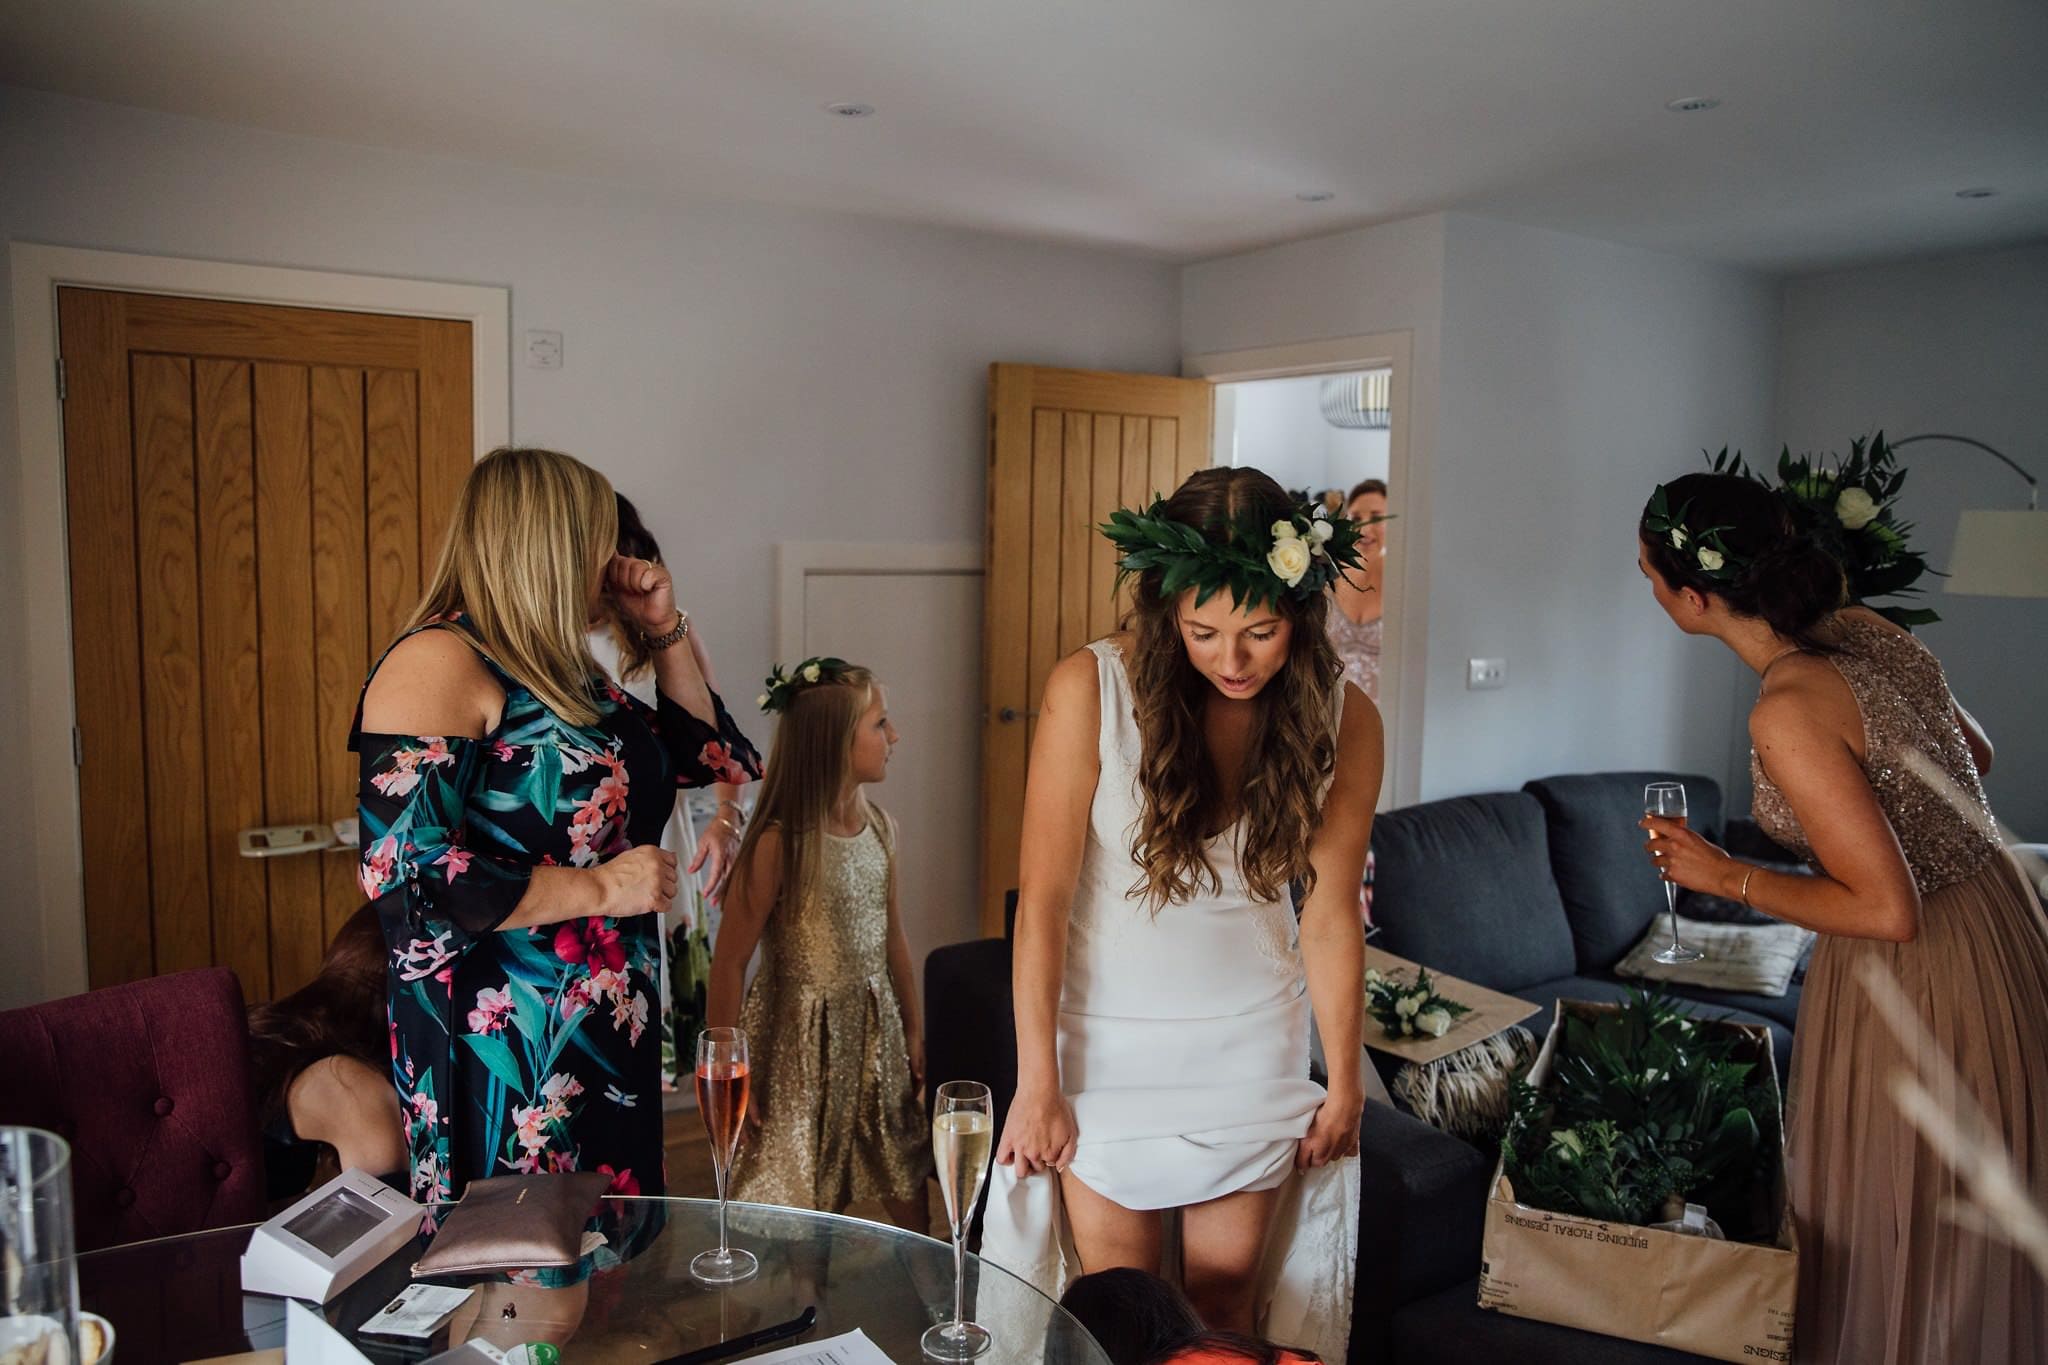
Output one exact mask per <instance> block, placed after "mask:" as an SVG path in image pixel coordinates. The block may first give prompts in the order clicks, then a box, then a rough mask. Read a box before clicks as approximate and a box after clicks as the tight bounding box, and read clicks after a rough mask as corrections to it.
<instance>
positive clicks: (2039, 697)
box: [1763, 243, 2048, 840]
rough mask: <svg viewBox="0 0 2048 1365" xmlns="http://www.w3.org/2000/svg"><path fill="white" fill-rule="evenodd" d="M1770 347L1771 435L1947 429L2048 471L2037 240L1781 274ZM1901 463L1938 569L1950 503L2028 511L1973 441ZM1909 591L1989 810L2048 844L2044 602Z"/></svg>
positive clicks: (2042, 252) (1807, 439)
mask: <svg viewBox="0 0 2048 1365" xmlns="http://www.w3.org/2000/svg"><path fill="white" fill-rule="evenodd" d="M1779 353H1780V368H1779V381H1778V401H1777V412H1778V422H1777V432H1776V434H1777V435H1778V436H1779V437H1780V438H1781V439H1782V440H1783V441H1785V442H1787V443H1789V444H1790V445H1791V447H1792V449H1793V450H1794V451H1803V450H1817V451H1823V450H1833V451H1841V452H1844V453H1846V451H1847V450H1848V445H1849V441H1850V439H1851V438H1852V437H1855V436H1860V435H1864V434H1866V433H1868V432H1870V431H1872V430H1874V429H1877V428H1883V430H1884V431H1885V433H1886V434H1887V435H1889V436H1892V437H1900V436H1908V435H1912V434H1913V433H1915V432H1923V431H1942V432H1953V433H1956V434H1959V435H1963V436H1970V437H1974V438H1976V439H1977V440H1980V441H1983V442H1985V443H1986V444H1988V445H1991V446H1994V447H1996V448H1997V449H1999V450H2002V451H2004V452H2005V453H2006V454H2007V455H2009V456H2011V457H2012V458H2013V459H2015V460H2017V461H2018V462H2019V463H2020V464H2021V465H2023V466H2025V467H2026V468H2028V469H2029V470H2031V471H2032V472H2033V474H2034V475H2035V476H2036V477H2037V478H2048V403H2044V401H2043V398H2042V393H2043V385H2044V377H2048V243H2044V244H2040V245H2036V246H2032V247H2027V248H2024V249H2020V250H2014V251H2000V252H1990V253H1984V254H1978V255H1969V256H1959V257H1954V258H1950V259H1946V260H1935V261H1923V262H1917V263H1913V264H1908V265H1896V266H1884V267H1878V268H1873V269H1867V270H1855V271H1848V272H1843V273H1838V274H1830V275H1819V276H1814V277H1811V278H1807V279H1799V280H1793V281H1790V282H1788V283H1787V285H1786V286H1785V297H1784V316H1783V322H1782V331H1781V333H1780V341H1779ZM1763 453H1765V454H1769V455H1773V456H1774V455H1775V453H1776V447H1775V446H1773V447H1771V448H1770V450H1769V451H1766V452H1763ZM1900 458H1901V459H1902V460H1903V461H1905V463H1906V467H1907V469H1908V470H1909V471H1911V472H1910V477H1909V478H1908V479H1907V481H1906V487H1905V492H1904V495H1903V498H1902V500H1901V506H1902V508H1903V510H1904V512H1905V515H1906V517H1907V519H1908V520H1910V521H1912V522H1914V523H1916V524H1917V526H1918V530H1917V532H1916V534H1915V541H1916V543H1917V544H1918V545H1919V546H1920V547H1921V548H1922V549H1924V550H1926V551H1927V553H1928V554H1929V556H1930V558H1931V560H1932V562H1933V564H1934V565H1935V567H1937V568H1942V567H1946V565H1947V563H1948V560H1949V555H1950V553H1951V552H1952V550H1953V548H1954V536H1955V525H1956V514H1957V512H1959V511H1961V510H1962V509H1963V508H1965V507H2024V506H2025V505H2026V502H2025V495H2026V485H2025V484H2024V483H2023V482H2022V481H2021V480H2020V478H2019V476H2017V475H2016V474H2014V473H2013V472H2012V471H2011V470H2009V469H2007V468H2005V467H2004V466H2003V465H2001V464H1999V463H1998V462H1997V461H1995V460H1993V459H1992V458H1991V457H1990V456H1988V455H1985V454H1983V453H1981V452H1979V451H1975V450H1972V449H1970V448H1968V447H1965V446H1959V445H1955V444H1952V443H1947V442H1944V443H1939V444H1937V443H1935V442H1931V441H1930V442H1923V443H1919V444H1915V445H1912V446H1908V447H1907V448H1906V449H1905V450H1903V451H1901V452H1900ZM1915 601H1916V605H1924V606H1930V607H1932V608H1934V609H1935V610H1936V611H1938V612H1940V613H1941V615H1942V619H1941V620H1940V621H1938V622H1936V623H1935V624H1934V625H1931V626H1923V627H1921V628H1920V630H1919V631H1918V632H1917V633H1918V634H1919V636H1920V638H1921V639H1922V640H1924V641H1926V643H1927V645H1928V647H1929V648H1931V649H1932V650H1934V652H1935V653H1936V654H1938V655H1939V656H1940V657H1941V661H1942V664H1943V666H1944V667H1945V668H1946V669H1947V671H1948V677H1949V685H1950V687H1951V688H1952V689H1953V690H1954V691H1955V693H1956V695H1957V697H1959V698H1960V699H1961V700H1962V702H1963V704H1964V705H1965V706H1967V707H1969V708H1970V709H1971V711H1972V713H1973V714H1975V715H1976V716H1977V718H1978V719H1979V720H1980V721H1982V722H1983V723H1984V726H1985V728H1986V729H1987V730H1988V731H1989V732H1990V734H1991V737H1992V741H1993V743H1994V744H1995V745H1996V746H1997V750H1998V752H1997V761H1996V762H1995V763H1994V764H1993V767H1992V772H1991V774H1990V777H1989V780H1988V782H1987V786H1988V788H1989V790H1990V793H1991V804H1992V809H1993V810H1994V811H1995V812H1996V813H1997V814H1998V816H1999V818H2000V819H2002V820H2004V821H2005V822H2006V823H2007V824H2009V825H2011V826H2012V827H2013V828H2014V829H2016V830H2018V831H2019V832H2020V833H2021V834H2023V835H2025V836H2026V837H2027V838H2029V839H2034V840H2040V839H2048V723H2044V720H2043V715H2042V711H2043V706H2042V703H2043V699H2044V697H2048V683H2044V681H2043V680H2044V678H2048V601H2044V600H2042V599H2039V598H2011V597H1962V596H1956V595H1951V594H1947V593H1944V592H1942V591H1941V589H1940V587H1939V580H1935V581H1934V582H1933V583H1931V584H1930V585H1929V591H1928V592H1927V593H1926V594H1925V595H1924V596H1923V597H1921V598H1919V599H1916V600H1915Z"/></svg>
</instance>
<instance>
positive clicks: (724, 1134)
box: [690, 1028, 760, 1284]
mask: <svg viewBox="0 0 2048 1365" xmlns="http://www.w3.org/2000/svg"><path fill="white" fill-rule="evenodd" d="M750 1079H751V1076H750V1069H749V1067H748V1065H747V1035H746V1034H744V1033H742V1032H741V1031H740V1030H738V1029H736V1028H713V1029H706V1030H704V1031H703V1032H702V1033H700V1034H698V1035H697V1112H698V1113H700V1114H702V1115H703V1116H704V1128H705V1131H706V1132H708V1133H709V1134H710V1135H711V1170H712V1173H713V1174H714V1175H716V1176H717V1178H718V1249H717V1250H716V1251H703V1252H699V1253H698V1254H697V1258H696V1259H695V1260H693V1261H691V1262H690V1273H691V1274H692V1275H694V1276H696V1277H697V1278H698V1279H699V1280H702V1281H703V1282H704V1283H705V1284H733V1283H735V1282H737V1281H740V1280H744V1279H746V1278H747V1277H749V1276H750V1275H752V1274H753V1273H754V1272H755V1271H756V1270H758V1269H760V1262H758V1261H756V1260H755V1259H754V1253H752V1252H751V1251H743V1250H741V1249H740V1248H738V1247H734V1246H730V1245H728V1244H727V1242H726V1238H725V1196H726V1191H727V1189H728V1187H729V1186H730V1185H731V1183H732V1158H733V1153H734V1152H736V1151H737V1150H738V1149H739V1144H740V1129H741V1127H742V1126H743V1125H744V1124H745V1123H746V1120H747V1086H748V1084H749V1082H750Z"/></svg>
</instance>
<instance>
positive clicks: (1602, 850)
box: [1522, 772, 1721, 972]
mask: <svg viewBox="0 0 2048 1365" xmlns="http://www.w3.org/2000/svg"><path fill="white" fill-rule="evenodd" d="M1666 781H1679V782H1683V783H1685V796H1686V806H1687V814H1688V819H1687V823H1688V824H1689V825H1690V826H1691V827H1692V828H1693V829H1696V830H1698V831H1699V832H1700V833H1702V834H1704V835H1706V836H1707V837H1708V838H1709V839H1713V838H1716V837H1718V835H1719V834H1720V830H1721V787H1720V784H1719V783H1717V782H1715V781H1714V779H1712V778H1711V777H1701V776H1699V775H1698V774H1696V773H1659V772H1633V773H1574V774H1571V775H1568V776H1563V777H1543V778H1538V779H1537V780H1536V781H1534V782H1531V783H1528V784H1527V785H1526V786H1524V787H1523V788H1522V790H1523V791H1525V792H1527V793H1529V794H1530V795H1531V796H1533V797H1535V798H1536V800H1537V801H1539V802H1541V803H1542V806H1543V816H1544V821H1545V827H1546V830H1547V833H1548V835H1549V840H1550V869H1551V872H1552V874H1553V875H1554V876H1555V877H1556V878H1557V890H1558V894H1559V896H1560V897H1562V898H1563V901H1564V912H1565V915H1566V917H1567V919H1568V921H1569V923H1570V924H1571V932H1572V943H1573V946H1574V947H1575V949H1576V950H1577V958H1576V962H1577V966H1578V970H1579V971H1581V972H1585V971H1592V970H1603V969H1606V968H1609V967H1612V966H1613V965H1614V964H1615V963H1616V962H1619V961H1620V960H1621V957H1622V955H1623V954H1624V953H1626V952H1627V951H1628V950H1629V949H1630V948H1632V947H1634V946H1635V943H1636V940H1637V939H1639V938H1641V937H1642V936H1643V930H1644V929H1646V928H1647V927H1648V926H1649V923H1650V919H1651V917H1652V916H1653V915H1655V914H1657V913H1658V912H1659V911H1661V910H1663V909H1664V908H1665V900H1664V883H1663V882H1662V880H1660V879H1659V878H1658V876H1657V870H1656V868H1655V866H1654V865H1653V864H1652V863H1651V862H1650V859H1649V857H1648V855H1646V854H1645V853H1644V852H1643V832H1642V831H1641V830H1640V829H1638V828H1636V821H1638V820H1640V819H1642V818H1643V788H1644V786H1645V785H1646V784H1648V783H1651V782H1666Z"/></svg>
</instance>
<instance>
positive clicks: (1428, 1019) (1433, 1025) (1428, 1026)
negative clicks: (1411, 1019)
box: [1415, 1010, 1451, 1038]
mask: <svg viewBox="0 0 2048 1365" xmlns="http://www.w3.org/2000/svg"><path fill="white" fill-rule="evenodd" d="M1415 1027H1417V1028H1419V1029H1421V1030H1422V1031H1423V1032H1424V1033H1427V1034H1428V1035H1429V1036H1430V1037H1432V1038H1441V1037H1443V1036H1444V1035H1445V1034H1446V1033H1449V1032H1450V1031H1451V1016H1450V1015H1449V1014H1447V1013H1445V1012H1444V1011H1443V1010H1424V1011H1423V1012H1422V1013H1420V1014H1418V1015H1416V1016H1415Z"/></svg>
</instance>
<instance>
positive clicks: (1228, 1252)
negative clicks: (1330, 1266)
mask: <svg viewBox="0 0 2048 1365" xmlns="http://www.w3.org/2000/svg"><path fill="white" fill-rule="evenodd" d="M1281 1188H1284V1187H1281ZM1279 1204H1280V1188H1275V1189H1270V1190H1240V1191H1238V1192H1237V1193H1236V1194H1226V1195H1224V1196H1223V1197H1222V1198H1221V1199H1211V1200H1210V1201H1209V1202H1208V1203H1206V1204H1194V1205H1191V1206H1189V1207H1188V1208H1186V1209H1183V1210H1182V1211H1181V1224H1180V1229H1181V1232H1180V1235H1181V1249H1180V1251H1181V1264H1182V1273H1181V1279H1182V1282H1183V1283H1182V1288H1184V1289H1185V1290H1186V1291H1187V1295H1188V1302H1190V1303H1192V1304H1194V1306H1195V1311H1196V1312H1197V1313H1199V1314H1201V1315H1202V1321H1203V1322H1205V1323H1207V1324H1208V1325H1209V1326H1211V1327H1213V1328H1216V1329H1218V1330H1220V1331H1228V1332H1250V1331H1252V1330H1253V1323H1252V1315H1253V1312H1254V1310H1255V1309H1256V1307H1257V1302H1256V1298H1257V1293H1258V1275H1259V1262H1260V1261H1261V1260H1263V1259H1264V1258H1265V1254H1266V1232H1267V1229H1269V1228H1270V1227H1271V1226H1272V1223H1273V1210H1274V1209H1276V1208H1278V1207H1279ZM1068 1207H1069V1208H1070V1209H1071V1208H1072V1207H1073V1206H1072V1205H1071V1204H1069V1205H1068Z"/></svg>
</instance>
